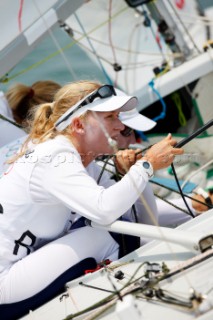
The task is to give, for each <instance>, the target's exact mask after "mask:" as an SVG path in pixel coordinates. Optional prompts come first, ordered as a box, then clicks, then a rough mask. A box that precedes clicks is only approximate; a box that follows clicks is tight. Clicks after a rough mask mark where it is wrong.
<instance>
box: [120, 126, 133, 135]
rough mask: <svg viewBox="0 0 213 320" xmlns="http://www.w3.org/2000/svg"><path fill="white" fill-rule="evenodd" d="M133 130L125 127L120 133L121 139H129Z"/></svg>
mask: <svg viewBox="0 0 213 320" xmlns="http://www.w3.org/2000/svg"><path fill="white" fill-rule="evenodd" d="M133 131H134V130H133V129H132V128H130V127H127V126H125V128H124V129H123V130H122V131H121V132H120V133H121V135H122V136H123V137H129V136H131V134H132V133H133Z"/></svg>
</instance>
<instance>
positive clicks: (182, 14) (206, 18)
mask: <svg viewBox="0 0 213 320" xmlns="http://www.w3.org/2000/svg"><path fill="white" fill-rule="evenodd" d="M179 15H180V16H181V17H182V16H186V17H189V18H192V19H193V20H192V21H194V22H195V19H198V20H201V21H204V22H212V23H213V19H211V18H210V17H205V16H200V15H196V14H192V13H186V12H181V13H180V14H179ZM171 16H173V14H172V13H171ZM196 23H197V21H196Z"/></svg>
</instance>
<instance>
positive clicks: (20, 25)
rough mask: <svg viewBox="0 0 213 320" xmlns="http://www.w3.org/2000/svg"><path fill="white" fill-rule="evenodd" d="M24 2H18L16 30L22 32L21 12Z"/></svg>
mask: <svg viewBox="0 0 213 320" xmlns="http://www.w3.org/2000/svg"><path fill="white" fill-rule="evenodd" d="M23 6H24V0H20V7H19V11H18V29H19V32H20V33H21V32H22V12H23Z"/></svg>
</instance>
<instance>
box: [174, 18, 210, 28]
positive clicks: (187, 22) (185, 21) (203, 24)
mask: <svg viewBox="0 0 213 320" xmlns="http://www.w3.org/2000/svg"><path fill="white" fill-rule="evenodd" d="M175 18H176V17H175ZM174 20H175V21H179V20H178V19H174ZM182 20H183V22H184V23H186V24H189V25H191V24H192V23H194V22H195V20H193V18H192V19H191V20H190V19H185V18H184V19H182ZM197 24H200V25H201V26H203V27H205V26H212V25H213V22H211V21H209V22H205V21H201V20H198V21H196V25H197Z"/></svg>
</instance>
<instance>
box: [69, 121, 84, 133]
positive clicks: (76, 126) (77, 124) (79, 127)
mask: <svg viewBox="0 0 213 320" xmlns="http://www.w3.org/2000/svg"><path fill="white" fill-rule="evenodd" d="M71 127H72V131H73V132H76V133H78V134H83V133H84V122H83V119H81V118H74V119H73V121H72V124H71Z"/></svg>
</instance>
